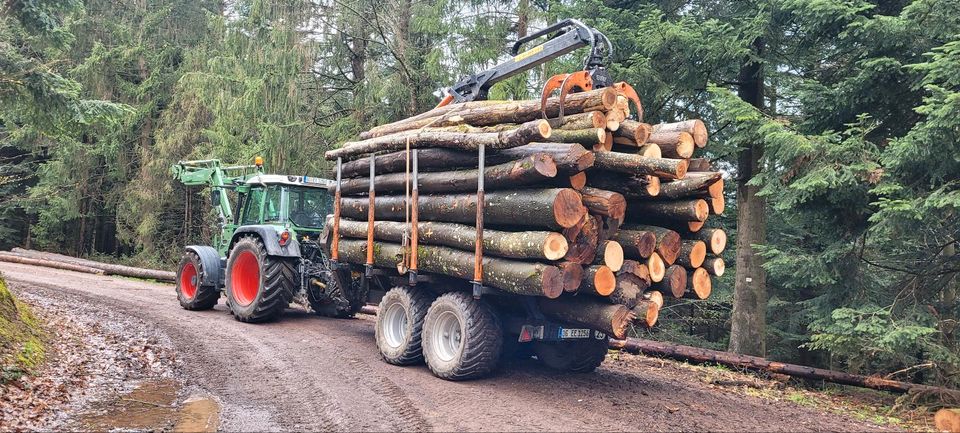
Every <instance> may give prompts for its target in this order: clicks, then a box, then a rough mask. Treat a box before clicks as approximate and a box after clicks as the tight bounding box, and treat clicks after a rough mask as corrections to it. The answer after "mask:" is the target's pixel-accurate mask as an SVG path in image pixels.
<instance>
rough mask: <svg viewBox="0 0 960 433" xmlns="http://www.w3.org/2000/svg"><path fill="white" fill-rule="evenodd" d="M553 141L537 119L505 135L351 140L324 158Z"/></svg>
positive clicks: (411, 135) (433, 134) (408, 135)
mask: <svg viewBox="0 0 960 433" xmlns="http://www.w3.org/2000/svg"><path fill="white" fill-rule="evenodd" d="M547 138H550V124H549V123H547V121H546V120H542V119H541V120H534V121H531V122H527V123H524V124H523V125H520V127H518V128H517V129H512V130H509V131H504V132H486V133H476V134H475V133H470V132H429V131H412V132H406V133H397V134H392V135H385V136H382V137H374V138H369V139H366V140H361V141H351V142H346V143H344V144H343V147H341V148H339V149H334V150H329V151H327V152H326V153H325V154H324V155H325V157H326V158H327V159H328V160H336V159H337V158H345V159H346V158H356V157H359V156H362V155H364V154H368V153H372V152H382V151H396V150H401V149H406V148H408V147H409V148H411V149H420V148H428V147H431V148H435V147H441V148H447V149H459V150H477V149H479V148H480V146H484V147H486V148H487V149H506V148H511V147H517V146H522V145H524V144H527V143H530V142H533V141H542V140H545V139H547Z"/></svg>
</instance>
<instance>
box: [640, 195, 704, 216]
mask: <svg viewBox="0 0 960 433" xmlns="http://www.w3.org/2000/svg"><path fill="white" fill-rule="evenodd" d="M627 213H628V215H629V217H630V218H631V219H632V218H634V217H639V218H656V219H669V220H673V221H684V222H688V221H697V222H703V221H706V220H707V217H708V216H709V215H710V207H709V205H707V202H706V200H703V199H699V198H697V199H686V200H664V201H634V202H631V203H630V204H629V206H628V207H627Z"/></svg>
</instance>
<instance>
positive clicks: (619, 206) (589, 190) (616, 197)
mask: <svg viewBox="0 0 960 433" xmlns="http://www.w3.org/2000/svg"><path fill="white" fill-rule="evenodd" d="M581 194H582V195H583V204H584V205H585V206H586V207H587V209H589V211H590V213H592V214H595V215H602V216H605V217H610V218H615V219H618V220H621V221H622V220H623V216H624V214H625V213H626V211H627V200H626V199H624V198H623V195H622V194H620V193H617V192H613V191H607V190H603V189H599V188H593V187H585V188H583V191H582V192H581Z"/></svg>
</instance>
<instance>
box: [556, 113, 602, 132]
mask: <svg viewBox="0 0 960 433" xmlns="http://www.w3.org/2000/svg"><path fill="white" fill-rule="evenodd" d="M547 121H548V122H550V126H551V127H553V129H555V130H556V129H587V128H606V127H607V116H605V115H604V114H603V112H602V111H588V112H586V113H577V114H573V115H570V116H567V115H564V116H563V121H562V122H561V120H560V118H559V117H558V118H553V119H549V120H547Z"/></svg>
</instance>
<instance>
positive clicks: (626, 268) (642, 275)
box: [617, 260, 652, 290]
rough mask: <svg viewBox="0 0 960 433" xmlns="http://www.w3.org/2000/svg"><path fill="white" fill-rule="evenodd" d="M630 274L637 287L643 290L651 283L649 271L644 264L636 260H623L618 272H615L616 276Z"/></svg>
mask: <svg viewBox="0 0 960 433" xmlns="http://www.w3.org/2000/svg"><path fill="white" fill-rule="evenodd" d="M622 274H630V275H633V276H634V277H636V278H637V280H638V281H640V282H638V283H636V284H637V285H638V286H641V287H642V288H643V289H644V290H646V289H647V288H648V287H650V284H651V283H652V281H651V280H650V269H649V268H648V267H647V264H646V263H640V262H638V261H636V260H624V261H623V266H622V267H621V268H620V272H617V275H618V276H619V275H622Z"/></svg>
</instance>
